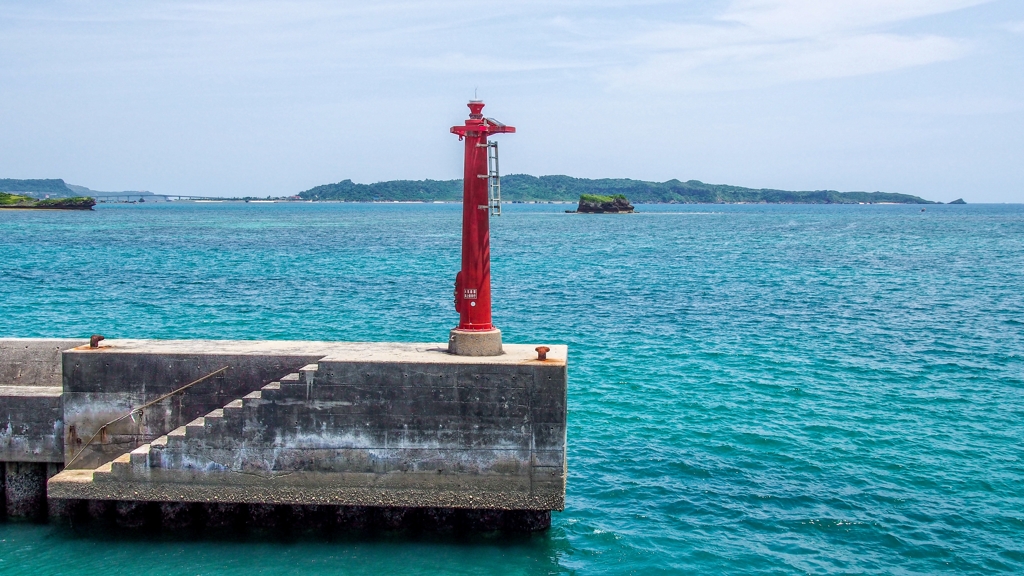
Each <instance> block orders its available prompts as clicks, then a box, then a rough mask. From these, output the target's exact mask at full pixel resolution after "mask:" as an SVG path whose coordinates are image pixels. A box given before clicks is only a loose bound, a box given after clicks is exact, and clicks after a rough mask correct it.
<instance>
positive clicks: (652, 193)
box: [299, 174, 935, 204]
mask: <svg viewBox="0 0 1024 576" xmlns="http://www.w3.org/2000/svg"><path fill="white" fill-rule="evenodd" d="M582 195H594V196H608V197H615V196H616V195H623V196H628V197H629V198H630V199H632V201H633V202H639V203H643V204H725V203H740V202H743V203H752V204H754V203H767V204H860V203H865V204H867V203H880V202H885V203H896V204H935V202H931V201H928V200H925V199H923V198H920V197H918V196H911V195H909V194H897V193H892V192H838V191H835V190H810V191H789V190H774V189H770V188H744V187H741V186H730V185H727V184H706V183H704V182H701V181H699V180H688V181H686V182H681V181H679V180H668V181H666V182H647V181H643V180H631V179H628V178H603V179H588V178H573V177H571V176H530V175H527V174H511V175H509V176H505V177H503V178H502V179H501V196H502V199H503V200H505V201H511V202H552V201H556V202H557V201H561V202H574V201H576V200H577V199H579V198H580V196H582ZM299 196H300V197H301V198H303V199H305V200H343V201H348V202H372V201H407V202H408V201H420V202H430V201H458V200H461V199H462V180H392V181H387V182H377V183H374V184H357V183H354V182H352V181H351V180H342V181H341V182H338V183H336V184H324V185H321V186H316V187H314V188H310V189H309V190H306V191H304V192H300V193H299Z"/></svg>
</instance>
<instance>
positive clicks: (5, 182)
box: [0, 178, 77, 197]
mask: <svg viewBox="0 0 1024 576" xmlns="http://www.w3.org/2000/svg"><path fill="white" fill-rule="evenodd" d="M0 192H8V193H15V194H22V195H25V196H35V197H39V196H43V195H46V194H49V195H50V196H60V197H68V196H77V194H76V193H75V192H74V191H73V190H71V189H70V188H68V186H67V184H65V183H64V181H63V180H61V179H59V178H46V179H33V180H15V179H13V178H0Z"/></svg>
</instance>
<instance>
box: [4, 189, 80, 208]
mask: <svg viewBox="0 0 1024 576" xmlns="http://www.w3.org/2000/svg"><path fill="white" fill-rule="evenodd" d="M95 205H96V200H93V199H92V198H88V197H82V196H77V197H71V198H49V199H46V200H36V199H35V198H31V197H29V196H21V195H19V194H7V193H5V192H0V209H4V208H8V209H14V208H21V209H40V210H45V209H49V210H92V207H93V206H95Z"/></svg>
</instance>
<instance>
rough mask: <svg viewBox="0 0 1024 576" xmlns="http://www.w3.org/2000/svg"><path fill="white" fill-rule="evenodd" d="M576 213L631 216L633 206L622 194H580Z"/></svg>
mask: <svg viewBox="0 0 1024 576" xmlns="http://www.w3.org/2000/svg"><path fill="white" fill-rule="evenodd" d="M576 212H579V213H581V214H632V213H633V212H634V210H633V205H632V204H630V203H629V200H627V199H626V196H625V195H624V194H615V195H612V196H600V195H597V194H580V203H579V206H577V208H576Z"/></svg>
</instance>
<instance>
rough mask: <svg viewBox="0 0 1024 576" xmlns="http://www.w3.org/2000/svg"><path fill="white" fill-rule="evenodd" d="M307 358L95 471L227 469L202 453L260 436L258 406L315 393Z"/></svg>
mask: <svg viewBox="0 0 1024 576" xmlns="http://www.w3.org/2000/svg"><path fill="white" fill-rule="evenodd" d="M317 368H318V367H317V365H316V364H309V365H307V366H304V367H303V368H301V369H300V372H295V373H291V374H287V375H285V376H284V377H282V378H281V379H280V380H279V381H275V382H270V383H269V384H266V385H265V386H263V387H262V388H261V389H259V390H256V391H254V392H250V393H249V394H246V395H245V396H243V397H241V398H237V399H235V400H232V401H231V402H228V403H227V404H225V405H224V406H223V407H221V408H216V409H214V410H211V411H210V413H208V414H206V415H205V416H200V417H199V418H196V419H195V420H193V421H191V422H189V423H187V424H185V425H184V426H179V427H178V428H175V429H174V430H171V431H170V432H168V433H167V434H165V435H163V436H160V437H158V438H156V439H154V440H153V441H152V442H150V443H148V444H143V445H142V446H139V447H138V448H136V449H134V450H132V451H131V452H127V453H125V454H122V455H121V456H119V457H117V458H116V459H114V460H113V461H111V462H108V463H106V464H104V465H102V466H100V467H98V468H96V469H95V470H94V471H93V476H94V478H95V479H97V480H103V479H105V478H114V479H133V478H134V479H141V478H144V477H145V476H147V474H148V472H149V471H151V470H153V469H159V468H166V469H179V470H188V469H197V470H198V469H202V470H217V469H222V470H223V469H226V468H227V466H226V465H225V464H224V463H217V462H204V461H203V458H202V455H204V454H209V453H212V454H218V452H220V453H221V455H222V456H230V452H232V451H234V450H236V449H237V448H238V447H239V446H238V444H244V443H245V441H246V438H247V437H250V438H251V437H259V436H260V434H261V430H260V429H261V428H262V427H263V426H262V424H261V423H260V419H259V416H258V411H259V410H260V408H261V407H264V406H266V405H267V404H272V403H274V402H276V401H278V400H285V399H287V400H304V399H308V398H309V397H310V394H311V390H312V385H313V382H314V381H315V375H316V371H317Z"/></svg>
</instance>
